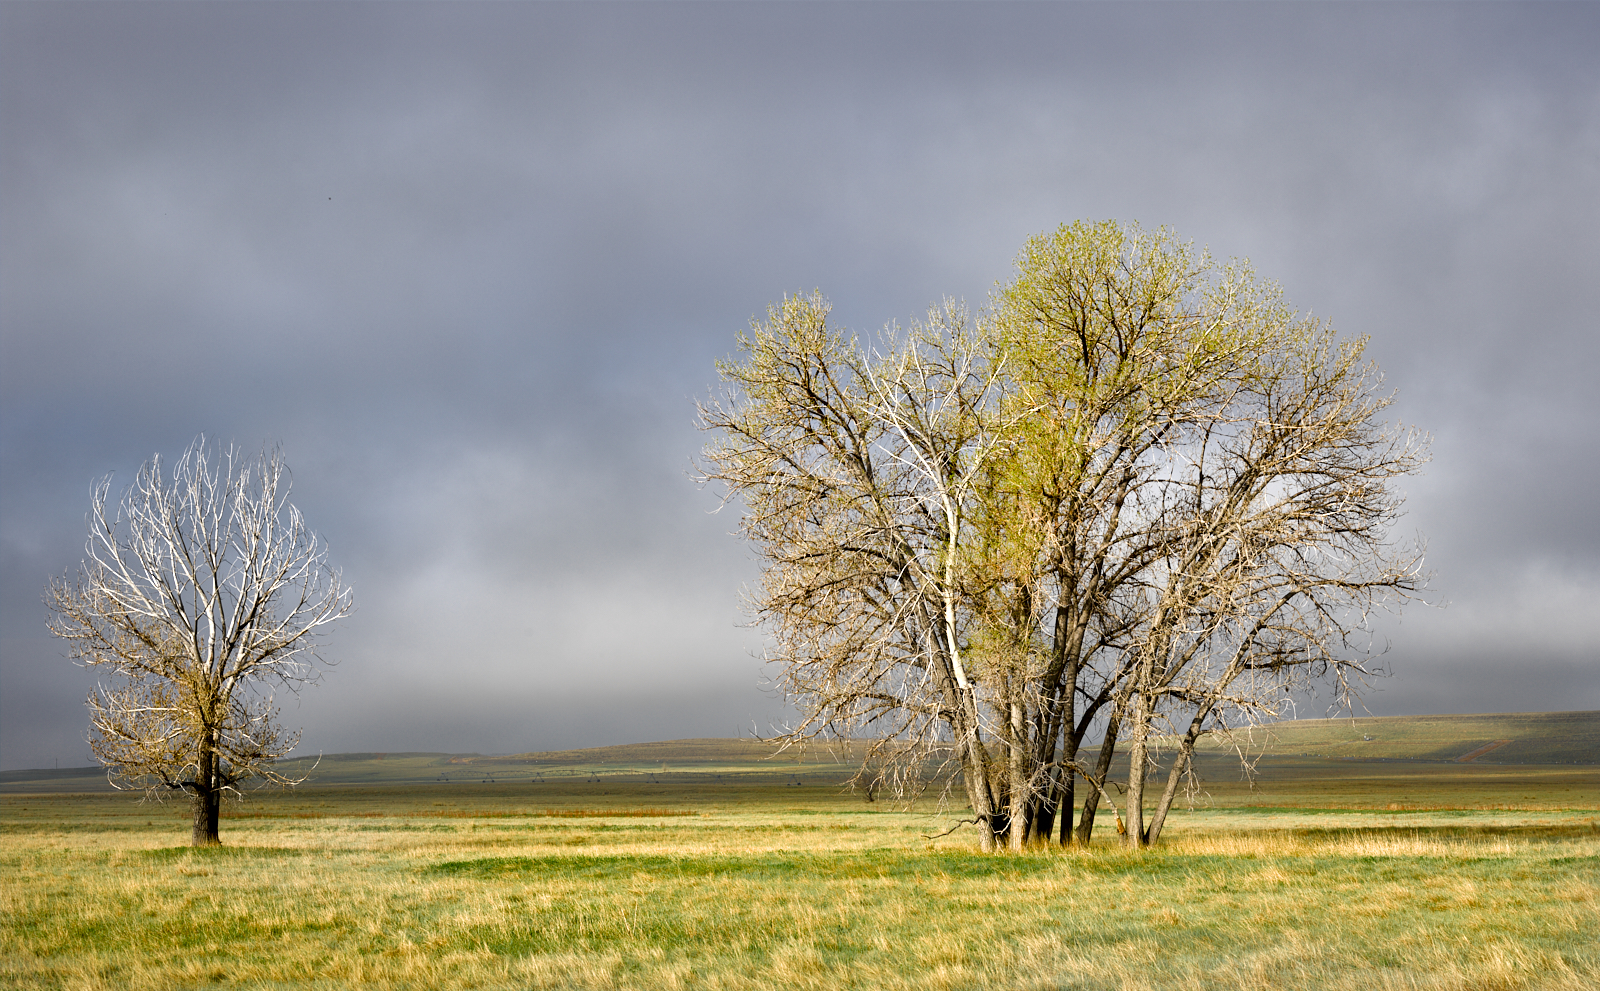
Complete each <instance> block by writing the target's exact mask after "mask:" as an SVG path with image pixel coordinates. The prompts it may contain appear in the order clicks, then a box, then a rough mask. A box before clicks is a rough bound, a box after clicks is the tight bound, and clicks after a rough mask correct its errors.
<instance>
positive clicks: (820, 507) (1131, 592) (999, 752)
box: [701, 222, 1426, 849]
mask: <svg viewBox="0 0 1600 991" xmlns="http://www.w3.org/2000/svg"><path fill="white" fill-rule="evenodd" d="M1365 344H1366V341H1365V339H1364V338H1355V339H1350V338H1341V337H1339V336H1338V335H1337V334H1335V333H1334V331H1333V330H1332V328H1331V327H1329V326H1328V325H1327V324H1326V323H1324V322H1322V321H1320V320H1316V319H1313V318H1310V317H1307V316H1302V315H1300V314H1297V313H1295V312H1294V311H1293V310H1292V309H1291V308H1290V307H1289V305H1288V304H1287V302H1286V301H1285V300H1284V297H1283V294H1282V292H1281V290H1280V289H1279V287H1278V286H1277V285H1275V284H1274V283H1272V282H1270V281H1266V280H1263V279H1261V278H1259V277H1257V276H1256V275H1255V274H1254V272H1253V271H1252V270H1251V269H1250V267H1249V265H1248V264H1247V263H1241V262H1230V263H1225V264H1224V263H1218V262H1216V261H1215V260H1213V259H1212V258H1211V257H1210V256H1209V255H1208V254H1207V253H1206V252H1204V251H1199V250H1196V249H1195V248H1194V247H1193V246H1192V244H1189V243H1187V242H1183V241H1180V240H1179V239H1178V238H1177V237H1176V236H1175V235H1174V234H1172V233H1171V232H1170V231H1168V230H1165V229H1161V230H1156V231H1146V230H1143V229H1141V228H1139V227H1138V226H1136V225H1132V226H1124V225H1121V224H1118V223H1115V222H1100V223H1084V222H1079V223H1076V224H1072V225H1068V226H1062V227H1061V228H1059V229H1058V230H1056V231H1053V232H1049V233H1046V234H1042V235H1039V236H1037V237H1035V238H1032V239H1030V240H1029V242H1028V243H1027V245H1026V246H1025V248H1024V249H1023V251H1022V253H1021V255H1020V256H1019V258H1018V261H1017V270H1016V273H1015V275H1014V276H1013V277H1012V279H1011V280H1010V281H1008V282H1006V283H1005V284H1003V285H1001V286H999V287H998V288H997V290H996V292H995V293H994V296H993V298H992V299H991V301H990V305H989V306H988V307H987V308H986V310H985V311H984V312H983V313H982V314H981V315H979V316H978V317H976V318H975V317H973V316H972V315H971V314H970V313H969V312H968V311H967V310H966V309H965V308H964V307H963V306H962V305H960V304H958V303H954V302H949V301H947V302H946V303H945V304H944V305H942V306H940V307H938V308H935V309H934V310H932V311H930V313H929V314H928V315H927V317H926V318H925V319H923V320H919V321H917V322H914V323H913V324H912V325H911V326H910V327H909V328H900V327H896V326H890V327H889V328H887V329H886V330H885V331H884V333H883V334H882V335H881V336H880V337H879V338H877V339H876V340H874V341H871V342H865V341H862V340H860V339H858V338H857V337H855V336H853V335H851V334H849V333H848V332H847V331H845V330H844V329H842V328H839V327H836V326H835V325H833V324H832V323H831V322H830V320H829V304H828V302H827V300H826V299H825V298H824V297H823V296H822V295H821V294H820V293H811V294H801V295H796V296H792V297H788V298H785V299H784V300H783V301H782V303H780V304H777V305H775V306H773V307H772V308H771V309H770V310H769V312H768V314H767V318H766V319H765V320H764V321H757V322H755V323H754V324H753V326H752V328H751V330H750V331H749V333H747V334H745V335H742V336H741V337H740V339H739V350H740V352H741V354H740V357H739V358H737V359H736V360H731V361H727V362H724V363H722V364H721V365H720V366H719V371H720V372H721V374H722V377H723V379H724V381H725V382H726V383H727V385H728V390H727V392H726V393H725V394H724V395H723V396H721V397H720V398H717V399H714V400H712V401H710V402H708V403H706V404H703V406H702V408H701V421H702V425H703V426H704V427H705V428H706V429H708V430H710V431H712V433H713V438H712V440H711V441H710V443H709V444H708V445H707V448H706V453H705V468H704V476H705V477H706V478H707V479H708V480H712V481H715V482H719V483H721V484H722V485H723V486H724V487H725V489H726V492H727V495H728V497H729V499H730V500H732V501H734V502H735V503H737V505H738V506H739V507H740V509H741V511H742V514H743V515H742V520H741V528H742V531H743V533H744V535H745V536H746V537H747V538H748V539H749V540H750V541H751V542H752V543H753V545H754V546H755V548H756V550H757V553H758V554H759V556H760V557H761V559H762V560H763V562H764V564H765V568H764V573H763V575H762V579H761V582H760V585H759V587H758V588H756V589H755V590H754V591H753V596H752V603H751V604H752V607H753V610H754V612H755V614H756V616H757V617H758V618H759V619H760V620H761V621H762V622H763V623H764V624H765V625H766V626H767V627H768V629H769V630H770V631H771V634H772V637H773V658H772V659H773V660H774V662H775V663H776V664H777V665H778V667H779V670H780V672H781V674H780V684H781V685H782V687H783V689H784V691H785V693H786V694H787V696H788V697H789V699H790V700H791V701H792V702H793V703H794V704H795V706H796V708H797V710H798V712H799V714H800V719H799V722H798V723H797V724H796V725H795V726H793V727H792V728H791V729H790V731H789V733H788V739H789V740H791V741H801V740H809V739H814V738H817V737H826V736H851V737H856V738H863V739H866V740H868V741H870V744H871V745H870V747H869V756H868V759H867V760H866V761H865V762H864V764H863V768H862V772H861V774H862V777H863V779H865V780H866V783H868V784H869V785H872V786H878V785H883V784H889V785H892V786H893V787H896V788H900V789H906V788H912V787H916V786H917V785H918V784H919V783H920V782H921V781H923V780H925V779H926V776H927V775H928V774H929V772H930V770H932V769H937V768H940V767H944V766H949V765H953V766H954V767H955V768H958V769H959V771H960V782H961V785H962V787H963V788H964V790H965V793H966V797H967V800H968V802H969V803H970V806H971V808H972V810H973V814H974V816H975V818H976V820H977V822H978V823H979V824H980V827H981V828H980V836H981V838H982V843H983V845H984V847H985V848H986V849H988V848H993V847H995V846H997V845H1004V846H1009V847H1011V848H1013V849H1021V848H1022V847H1023V846H1025V845H1027V844H1029V843H1034V842H1040V841H1043V840H1045V839H1047V838H1048V837H1049V836H1050V834H1051V830H1052V826H1053V823H1054V822H1055V821H1057V820H1058V819H1059V820H1060V822H1061V838H1062V841H1063V842H1067V841H1068V840H1069V838H1071V837H1075V838H1076V839H1077V840H1078V841H1079V842H1087V841H1088V839H1089V836H1090V834H1091V832H1092V830H1093V826H1094V818H1095V812H1096V810H1097V809H1098V808H1099V806H1100V804H1101V802H1102V800H1105V801H1110V802H1113V804H1114V802H1115V799H1114V798H1112V797H1111V796H1110V795H1108V794H1107V791H1106V784H1107V782H1106V776H1107V774H1108V772H1109V769H1110V766H1111V759H1112V756H1113V754H1114V753H1115V752H1116V749H1117V747H1119V746H1125V747H1126V748H1127V751H1128V754H1129V757H1130V760H1131V764H1130V771H1129V778H1128V782H1127V789H1126V798H1125V812H1126V818H1127V820H1128V822H1127V826H1126V829H1127V832H1128V836H1129V841H1130V842H1131V843H1134V844H1140V843H1145V842H1149V841H1152V840H1154V839H1155V838H1156V837H1157V836H1159V834H1160V830H1161V826H1162V823H1163V821H1164V819H1165V816H1166V813H1167V810H1168V809H1169V808H1170V806H1171V804H1172V801H1173V797H1174V795H1175V793H1176V791H1177V788H1178V785H1179V781H1180V776H1181V774H1182V773H1183V772H1184V770H1185V768H1186V766H1187V764H1188V758H1189V755H1190V753H1191V752H1192V749H1193V746H1194V743H1195V740H1196V738H1197V737H1198V735H1199V734H1200V733H1202V732H1205V731H1207V730H1208V729H1210V728H1217V727H1227V726H1233V725H1237V724H1239V723H1240V722H1250V721H1258V720H1262V719H1268V718H1272V717H1274V716H1276V715H1277V714H1278V713H1279V712H1280V709H1281V706H1282V705H1283V701H1284V699H1285V698H1286V696H1287V694H1288V693H1292V692H1295V691H1297V690H1301V689H1304V688H1305V687H1307V686H1308V685H1309V684H1310V683H1311V682H1312V681H1313V680H1317V679H1325V680H1328V681H1331V682H1332V684H1333V685H1334V687H1335V690H1336V691H1337V692H1338V693H1339V694H1340V695H1341V696H1347V695H1348V694H1349V693H1350V692H1351V691H1352V690H1354V689H1356V688H1358V687H1359V686H1360V685H1361V684H1362V682H1363V680H1364V679H1365V678H1366V677H1367V676H1368V675H1369V674H1370V673H1371V672H1370V669H1369V666H1368V661H1369V659H1370V656H1371V653H1372V644H1371V643H1370V638H1369V637H1368V631H1369V627H1368V619H1369V617H1370V615H1371V613H1372V610H1373V609H1375V608H1379V607H1382V606H1384V605H1386V604H1396V603H1398V602H1401V601H1403V600H1405V599H1407V598H1409V597H1411V596H1413V595H1415V594H1416V593H1417V592H1418V591H1419V590H1420V589H1421V588H1422V586H1423V582H1424V576H1423V574H1422V570H1421V565H1422V555H1421V549H1420V546H1418V545H1417V544H1416V543H1414V542H1407V541H1403V540H1398V539H1396V538H1395V536H1394V527H1395V524H1396V522H1397V519H1398V516H1399V514H1400V512H1401V508H1402V502H1403V496H1402V494H1401V493H1400V491H1399V490H1398V489H1397V488H1396V485H1395V483H1396V482H1397V480H1398V479H1400V478H1401V477H1402V476H1404V475H1406V474H1407V473H1410V472H1413V471H1415V470H1416V469H1417V468H1418V467H1419V466H1420V465H1421V464H1422V463H1423V462H1424V461H1425V459H1426V451H1425V443H1424V439H1423V438H1421V437H1420V436H1419V435H1417V434H1416V433H1415V432H1414V431H1411V430H1408V429H1405V428H1401V427H1394V426H1390V425H1388V424H1386V423H1384V422H1383V420H1382V415H1383V412H1384V410H1385V408H1386V407H1387V406H1388V405H1389V402H1390V398H1391V397H1390V396H1389V395H1388V394H1387V393H1385V392H1384V391H1383V387H1382V379H1381V376H1380V375H1379V373H1378V370H1377V369H1376V367H1375V366H1374V365H1373V364H1372V363H1371V362H1370V361H1368V360H1366V359H1365V357H1364V353H1363V352H1364V347H1365ZM1096 727H1097V728H1098V729H1099V730H1100V738H1101V745H1100V747H1099V749H1098V752H1097V753H1094V754H1085V753H1083V752H1082V748H1083V744H1084V742H1085V738H1086V736H1088V734H1089V733H1090V732H1091V729H1093V728H1096ZM1158 735H1159V736H1161V737H1162V738H1164V739H1165V740H1166V741H1167V744H1168V745H1169V746H1175V748H1176V751H1177V753H1176V754H1175V755H1174V756H1175V759H1174V760H1173V761H1171V762H1170V773H1169V775H1168V780H1167V782H1166V785H1165V788H1164V790H1163V793H1162V794H1161V796H1160V798H1159V799H1158V801H1157V803H1156V807H1155V810H1154V814H1153V817H1152V818H1151V820H1150V822H1149V824H1148V826H1147V825H1146V822H1145V818H1144V815H1145V795H1144V792H1145V788H1144V785H1145V777H1146V772H1147V769H1148V767H1149V766H1150V763H1149V760H1150V757H1151V751H1152V746H1153V743H1154V742H1155V741H1156V739H1157V737H1158ZM1174 739H1175V740H1176V742H1175V743H1173V740H1174ZM1080 780H1081V781H1082V782H1083V783H1084V787H1085V788H1086V791H1085V792H1084V793H1083V795H1082V798H1083V808H1084V812H1083V815H1082V816H1081V818H1080V820H1079V822H1078V824H1077V828H1076V830H1075V831H1073V832H1069V829H1070V819H1071V812H1072V809H1073V805H1074V796H1075V792H1076V789H1077V786H1078V782H1079V781H1080ZM1119 815H1120V813H1119Z"/></svg>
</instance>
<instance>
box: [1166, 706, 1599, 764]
mask: <svg viewBox="0 0 1600 991" xmlns="http://www.w3.org/2000/svg"><path fill="white" fill-rule="evenodd" d="M1235 744H1239V745H1244V746H1247V747H1248V748H1249V749H1251V750H1253V751H1259V752H1262V753H1265V754H1266V755H1268V756H1272V757H1339V758H1347V759H1349V758H1355V759H1367V760H1410V761H1438V762H1450V763H1478V764H1569V765H1570V764H1600V712H1514V713H1499V714H1479V715H1456V716H1363V717H1360V718H1349V719H1296V720H1290V721H1285V722H1279V723H1269V724H1267V725H1265V726H1262V727H1258V728H1256V729H1255V730H1253V731H1251V732H1249V733H1245V732H1240V733H1236V734H1232V735H1231V736H1228V735H1222V734H1208V735H1207V736H1206V737H1205V738H1203V739H1202V741H1201V742H1200V744H1198V745H1197V747H1196V749H1197V750H1200V751H1206V750H1210V751H1224V750H1230V749H1232V747H1233V746H1234V745H1235Z"/></svg>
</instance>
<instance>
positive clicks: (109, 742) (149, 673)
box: [46, 437, 352, 846]
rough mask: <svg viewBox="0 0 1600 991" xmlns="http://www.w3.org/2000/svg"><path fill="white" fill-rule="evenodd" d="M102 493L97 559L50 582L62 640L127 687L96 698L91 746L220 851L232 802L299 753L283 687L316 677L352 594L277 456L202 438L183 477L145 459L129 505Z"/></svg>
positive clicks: (181, 466)
mask: <svg viewBox="0 0 1600 991" xmlns="http://www.w3.org/2000/svg"><path fill="white" fill-rule="evenodd" d="M110 487H111V482H110V477H109V476H108V477H107V478H105V479H102V480H101V481H100V482H99V483H98V484H97V485H96V486H95V490H94V495H93V499H92V502H91V506H90V513H89V539H88V543H87V546H86V549H85V553H86V558H85V560H84V562H83V564H82V565H81V566H80V567H79V569H78V573H77V575H76V577H75V578H62V579H57V580H56V581H53V582H52V583H51V584H50V587H49V590H48V591H47V593H46V599H47V601H48V603H49V605H50V607H51V609H52V611H53V613H54V616H53V618H52V620H51V623H50V629H51V632H53V633H55V634H56V635H57V636H59V637H62V638H63V639H65V640H66V641H67V642H68V644H69V645H70V650H71V656H72V657H73V658H74V659H75V660H76V661H78V662H79V663H82V664H84V665H86V666H89V667H95V668H101V669H104V670H105V671H106V672H108V673H109V674H110V675H112V676H113V678H114V682H113V684H112V685H110V686H107V685H104V684H102V685H101V686H99V687H97V688H96V689H95V690H94V691H92V692H91V693H90V695H89V699H88V705H89V710H90V713H91V727H92V731H91V734H90V749H91V750H92V752H93V753H94V755H95V757H96V758H98V759H99V760H100V761H101V763H103V764H104V765H105V766H106V769H107V773H108V776H109V777H110V779H111V781H112V783H113V784H114V785H116V786H118V787H134V788H143V789H145V790H146V791H148V792H150V793H152V794H155V795H158V796H159V795H161V794H165V793H170V792H182V793H184V794H187V795H188V796H189V797H190V798H191V800H192V803H193V807H194V829H193V842H194V844H195V845H196V846H202V845H212V844H216V843H217V842H219V840H218V832H217V827H218V816H219V814H220V808H221V801H222V798H223V796H224V795H226V794H229V793H237V792H238V789H239V787H240V785H241V784H243V783H244V782H245V781H247V780H249V779H252V778H255V779H260V780H261V781H262V782H264V783H268V782H270V783H277V784H292V783H294V782H293V781H291V780H290V779H288V778H286V777H285V776H284V775H283V774H282V773H281V772H279V771H278V770H277V769H276V767H275V763H274V762H275V761H277V760H278V759H279V758H281V757H283V756H285V755H286V754H288V753H289V752H290V751H291V750H293V749H294V747H295V746H296V744H298V742H299V734H298V733H291V732H288V731H286V730H284V729H283V728H282V727H281V726H280V725H279V724H278V723H277V721H276V717H277V709H276V707H275V706H274V704H273V696H272V689H273V688H274V687H282V688H286V689H288V690H290V691H294V690H296V689H297V688H298V687H299V686H301V685H303V684H305V683H307V682H309V681H312V680H314V679H315V677H316V671H315V668H314V664H313V662H314V661H315V659H316V646H317V634H318V632H319V631H320V630H321V628H322V627H324V626H326V625H327V624H329V623H332V622H333V621H334V620H337V619H339V618H340V617H342V616H345V615H347V614H348V613H349V612H350V610H351V607H352V598H351V590H350V589H349V588H347V587H345V586H344V585H343V583H342V582H341V580H340V576H339V574H338V572H336V571H334V570H333V569H332V568H331V567H330V566H329V565H328V562H327V549H326V547H325V546H324V545H323V544H322V543H321V541H320V540H319V539H318V538H317V536H316V535H315V534H314V533H312V532H311V530H310V529H309V528H307V526H306V524H305V521H304V520H303V519H302V518H301V516H300V513H299V511H298V510H296V509H295V508H294V506H292V505H291V504H290V503H289V502H288V497H289V489H290V481H289V473H288V470H287V468H286V467H285V466H284V464H283V458H282V456H281V454H280V453H279V452H278V451H276V450H274V451H270V452H264V453H262V454H261V455H259V456H256V457H246V456H244V455H242V454H241V453H240V452H239V451H237V450H236V449H234V448H231V447H230V448H228V449H226V450H224V451H222V452H220V453H217V452H214V451H212V450H211V449H209V448H208V447H207V445H206V443H205V439H204V438H203V437H202V438H200V439H197V440H196V441H195V442H194V443H193V444H191V445H190V446H189V448H188V450H186V451H185V452H184V453H183V456H182V457H181V458H179V460H178V462H177V464H176V465H175V466H174V467H173V471H172V474H171V477H170V479H168V478H166V477H165V476H164V475H163V472H162V464H161V459H160V457H159V456H157V457H155V458H152V459H151V460H150V461H148V462H146V463H145V464H144V465H143V466H142V467H141V468H140V470H139V473H138V475H137V476H136V478H135V480H134V482H133V484H132V485H131V486H130V487H129V488H128V489H127V491H126V492H124V493H123V495H122V498H121V499H120V501H118V502H117V503H115V504H114V505H113V504H110V502H109V498H110Z"/></svg>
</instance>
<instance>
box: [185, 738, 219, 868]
mask: <svg viewBox="0 0 1600 991" xmlns="http://www.w3.org/2000/svg"><path fill="white" fill-rule="evenodd" d="M199 763H200V768H199V771H198V772H197V773H196V774H195V776H194V790H193V791H192V792H191V793H190V794H191V798H192V800H193V802H194V834H193V838H192V839H191V841H190V842H191V843H192V845H194V846H220V845H221V843H222V839H221V838H220V837H219V836H218V835H217V819H218V818H219V815H220V813H221V811H222V789H220V788H219V787H217V755H216V751H214V750H212V749H211V748H210V747H209V746H207V745H205V744H202V745H201V750H200V761H199Z"/></svg>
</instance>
